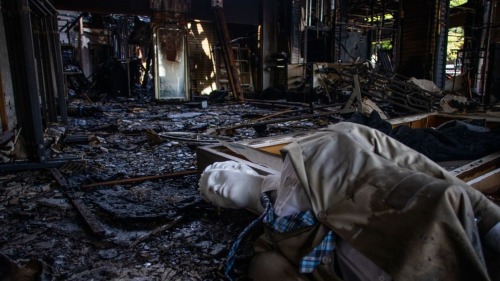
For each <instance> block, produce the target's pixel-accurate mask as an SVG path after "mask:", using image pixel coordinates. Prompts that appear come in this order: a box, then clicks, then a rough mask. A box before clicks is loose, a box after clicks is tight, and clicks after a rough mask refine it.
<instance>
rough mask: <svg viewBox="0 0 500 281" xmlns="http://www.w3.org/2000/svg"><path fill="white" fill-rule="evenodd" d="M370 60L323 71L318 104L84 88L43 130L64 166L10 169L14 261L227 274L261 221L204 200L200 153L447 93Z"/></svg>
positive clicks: (6, 206)
mask: <svg viewBox="0 0 500 281" xmlns="http://www.w3.org/2000/svg"><path fill="white" fill-rule="evenodd" d="M360 67H361V68H363V66H356V67H355V66H352V67H350V68H345V70H344V71H343V72H339V71H338V70H336V69H322V70H321V73H322V75H325V77H327V75H329V76H328V77H333V78H331V79H330V78H328V79H327V78H325V80H324V83H325V85H328V87H327V88H318V89H314V90H315V93H316V94H315V95H314V97H316V98H314V99H312V100H311V99H309V100H306V99H304V97H305V96H311V95H309V94H310V93H307V94H308V95H306V94H305V93H300V92H298V91H294V92H293V91H291V92H282V93H280V95H282V96H281V97H280V99H276V100H264V99H250V98H247V99H246V101H245V102H237V101H235V100H234V98H233V97H232V96H231V95H229V94H221V93H219V92H214V93H213V94H212V95H209V96H206V97H199V98H198V99H195V100H193V101H189V102H176V103H172V102H159V101H156V100H154V99H152V98H151V95H150V93H148V92H146V91H143V90H141V89H137V91H135V93H134V96H132V97H128V98H123V97H108V96H105V95H92V91H82V92H80V93H78V94H77V95H76V96H75V97H72V98H71V99H70V101H69V103H68V115H69V117H68V121H69V122H68V125H67V126H58V125H54V126H48V128H47V130H46V131H45V132H44V138H45V143H46V146H45V148H44V149H45V150H46V153H47V155H50V157H51V158H52V159H63V160H64V162H65V163H64V164H62V165H61V166H60V167H57V168H45V169H37V170H27V171H21V172H8V171H6V172H3V173H2V175H1V184H0V190H1V193H0V209H1V212H0V214H1V215H0V221H1V223H2V225H3V227H2V228H1V229H0V249H1V253H2V258H3V259H5V260H6V261H9V262H8V263H5V266H7V265H8V267H9V268H10V269H9V270H10V271H12V272H17V271H19V272H28V273H29V274H32V275H33V276H38V274H41V275H42V277H43V278H45V279H44V280H91V279H94V280H105V279H114V280H152V279H155V280H220V279H221V278H222V277H221V275H220V274H221V268H222V267H223V265H224V261H225V258H226V254H227V253H228V250H229V247H230V245H231V241H233V240H234V238H235V237H236V236H237V235H238V233H239V232H240V231H241V230H242V229H243V228H244V227H245V226H246V225H247V223H249V222H250V221H251V220H252V219H253V217H252V215H250V214H249V213H247V212H245V211H241V210H222V209H217V208H215V207H213V206H211V205H209V204H207V203H205V202H203V201H202V200H201V198H200V197H199V195H198V191H197V180H198V171H197V163H196V148H197V147H198V146H204V145H210V144H216V143H218V142H219V141H228V142H232V141H239V140H248V139H254V138H259V137H264V136H275V135H282V134H288V133H296V132H301V131H310V130H315V129H318V128H322V127H325V126H327V125H328V124H331V123H335V122H339V121H342V120H343V119H345V118H347V117H349V116H350V114H352V113H353V112H356V111H365V112H367V113H368V112H370V111H372V110H378V111H379V112H380V113H382V114H383V115H384V116H386V117H387V118H392V117H398V116H405V115H409V114H412V113H416V112H427V111H430V110H434V109H437V108H438V107H439V101H440V100H441V98H442V97H443V96H444V95H443V93H442V92H432V91H429V90H426V89H423V88H421V87H419V86H417V85H416V84H415V83H413V82H411V80H408V79H401V78H399V77H398V78H389V77H387V76H383V75H381V74H379V73H377V72H375V71H373V70H368V69H364V71H365V73H363V74H361V72H360V71H358V70H359V69H360ZM353 69H357V70H356V71H355V74H352V73H353V71H354V70H353ZM332 74H333V75H332ZM269 91H271V89H270V90H269ZM272 91H274V92H278V90H272ZM325 93H326V94H325ZM287 96H288V97H289V98H288V99H286V97H287ZM373 100H374V101H376V102H373ZM448 106H453V105H450V103H448ZM455 110H459V109H455ZM460 110H462V109H460ZM17 140H18V138H17V134H16V132H9V133H4V134H3V135H2V156H3V161H4V162H6V163H9V162H10V163H16V160H15V151H14V150H13V149H11V148H12V147H14V146H15V142H16V141H17ZM67 159H71V160H67ZM250 252H251V248H250V245H246V247H243V249H242V250H241V254H240V256H239V257H238V262H239V268H240V269H241V272H240V274H241V275H242V276H244V272H245V271H244V268H245V261H246V260H247V258H248V257H249V255H250V254H249V253H250ZM13 260H15V261H17V263H14V262H13ZM2 266H4V265H2ZM42 269H43V270H42ZM2 270H4V271H5V270H6V269H2ZM33 280H35V279H33Z"/></svg>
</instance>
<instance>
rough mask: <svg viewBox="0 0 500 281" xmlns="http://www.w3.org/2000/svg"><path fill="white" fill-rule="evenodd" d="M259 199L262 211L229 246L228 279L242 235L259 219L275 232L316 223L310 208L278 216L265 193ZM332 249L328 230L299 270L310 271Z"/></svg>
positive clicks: (302, 262) (302, 261)
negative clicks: (262, 207)
mask: <svg viewBox="0 0 500 281" xmlns="http://www.w3.org/2000/svg"><path fill="white" fill-rule="evenodd" d="M260 201H261V204H262V206H264V212H263V213H262V214H261V215H260V217H259V218H258V219H256V220H254V221H253V222H251V223H250V225H248V226H247V227H246V228H245V229H244V230H243V231H242V232H241V233H240V235H238V237H237V238H236V240H235V242H234V243H233V245H232V247H231V250H230V251H229V254H228V258H227V261H226V271H225V274H224V275H225V276H226V278H228V279H229V280H233V279H232V277H231V271H232V268H233V266H234V257H235V255H236V251H237V250H238V247H239V245H240V243H241V241H242V239H243V237H244V236H245V235H246V234H247V233H248V232H249V231H250V230H251V229H252V228H253V227H255V226H256V225H257V224H258V223H259V222H260V221H262V222H263V223H264V224H266V225H267V226H268V227H269V228H270V229H271V230H272V231H275V232H277V233H286V232H288V231H292V230H295V229H300V228H304V227H308V226H312V225H314V224H316V223H317V220H316V218H315V217H314V215H313V213H312V212H311V211H310V210H307V211H303V212H298V213H295V214H292V215H290V216H285V217H278V216H277V215H276V214H275V213H274V210H273V205H272V203H271V199H270V198H269V196H268V195H267V194H266V193H262V195H261V197H260ZM334 249H335V234H334V233H333V231H329V232H328V233H327V234H326V235H325V238H323V240H322V241H321V243H320V244H319V245H318V246H316V247H315V248H314V249H313V250H312V251H311V252H310V253H309V254H307V255H306V256H304V257H303V258H302V259H301V260H300V265H299V272H301V273H311V272H312V271H313V270H314V268H316V266H318V265H319V264H320V263H321V257H323V256H325V255H331V254H332V252H333V250H334Z"/></svg>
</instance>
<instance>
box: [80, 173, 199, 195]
mask: <svg viewBox="0 0 500 281" xmlns="http://www.w3.org/2000/svg"><path fill="white" fill-rule="evenodd" d="M197 173H198V171H197V170H190V171H184V172H175V173H168V174H164V175H157V176H145V177H138V178H131V179H123V180H114V181H106V182H96V183H92V184H86V185H82V186H81V188H82V189H83V190H90V189H92V188H94V187H98V186H111V185H118V184H130V183H138V182H143V181H148V180H159V179H166V178H173V177H180V176H187V175H194V174H197Z"/></svg>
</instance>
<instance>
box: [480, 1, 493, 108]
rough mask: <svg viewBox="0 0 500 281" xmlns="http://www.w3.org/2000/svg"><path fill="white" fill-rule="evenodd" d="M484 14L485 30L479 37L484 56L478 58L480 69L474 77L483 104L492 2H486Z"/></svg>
mask: <svg viewBox="0 0 500 281" xmlns="http://www.w3.org/2000/svg"><path fill="white" fill-rule="evenodd" d="M484 8H485V13H484V16H483V22H485V23H487V25H486V29H483V33H482V36H481V46H480V47H481V48H482V49H484V50H485V51H484V54H483V55H482V56H479V61H478V69H480V70H481V71H480V73H478V74H479V75H478V76H477V77H476V87H477V89H476V90H477V91H478V92H479V93H480V95H481V102H484V87H485V85H486V80H487V79H486V76H485V72H486V71H487V65H486V64H487V59H486V57H487V56H488V52H489V44H490V38H489V37H490V36H489V31H490V24H491V18H492V16H493V9H492V0H490V1H487V2H486V5H485V7H484Z"/></svg>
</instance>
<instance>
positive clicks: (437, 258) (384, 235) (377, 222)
mask: <svg viewBox="0 0 500 281" xmlns="http://www.w3.org/2000/svg"><path fill="white" fill-rule="evenodd" d="M283 153H287V154H288V155H289V157H290V158H291V161H292V163H293V166H294V168H295V171H296V172H297V175H298V177H299V180H300V181H301V183H302V185H303V187H304V189H305V191H306V194H307V196H308V197H309V200H310V202H311V205H312V208H313V211H314V213H315V214H316V218H317V219H318V220H319V221H320V222H321V224H320V225H317V226H315V227H311V228H309V229H304V230H301V231H297V232H295V233H289V234H285V235H271V236H267V238H266V239H262V240H260V243H259V246H258V247H257V250H260V251H263V250H269V249H274V250H277V251H279V252H280V253H281V254H283V255H284V256H285V257H286V258H287V259H288V260H289V261H291V262H292V263H293V264H295V265H297V264H298V261H299V260H300V258H301V257H302V256H303V255H305V254H307V253H309V252H310V251H311V250H312V249H313V248H314V247H315V246H316V245H317V244H318V243H319V242H320V241H321V239H322V237H323V235H324V234H325V233H326V231H327V230H328V229H332V230H333V231H334V232H335V233H336V234H337V235H338V236H340V237H342V239H344V240H345V241H346V242H348V244H350V245H351V246H353V247H354V248H355V249H357V250H358V251H359V252H361V253H362V254H363V255H364V256H366V257H367V258H369V259H370V260H371V261H373V262H374V263H375V264H376V265H377V266H378V267H380V268H381V269H383V270H384V271H385V272H387V273H388V274H389V275H390V276H391V277H392V278H393V279H394V280H411V281H415V280H422V281H430V280H490V277H489V276H488V272H487V266H486V264H487V261H486V260H485V258H484V256H485V255H484V254H483V249H482V246H481V237H482V236H484V234H486V233H487V231H488V230H489V229H490V228H491V227H492V226H494V225H495V224H496V223H497V222H499V221H500V207H498V206H497V205H495V204H494V203H492V202H491V201H490V200H488V199H487V198H486V197H485V196H484V195H483V194H481V193H480V192H479V191H477V190H475V189H473V188H471V187H470V186H468V185H466V184H465V183H464V182H462V181H460V180H459V179H457V178H455V177H454V176H452V175H450V174H449V173H448V172H447V171H445V170H444V169H442V168H441V167H440V166H438V165H437V164H435V163H434V162H432V161H431V160H429V159H428V158H426V157H425V156H423V155H421V154H419V153H417V152H416V151H414V150H412V149H410V148H408V147H406V146H404V145H403V144H401V143H399V142H398V141H396V140H394V139H392V138H390V137H388V136H386V135H384V134H383V133H381V132H379V131H376V130H373V129H371V128H368V127H365V126H363V125H358V124H353V123H339V124H335V125H332V126H330V127H328V128H327V129H324V130H321V131H319V132H317V133H315V134H314V135H310V136H307V137H304V138H302V139H299V140H297V141H296V142H293V143H291V144H290V145H287V146H286V147H285V148H284V149H283ZM476 218H477V219H478V221H477V222H476ZM325 260H327V261H328V260H329V258H328V257H326V258H325ZM332 268H333V267H332V266H331V265H329V264H328V263H325V264H324V265H322V266H319V267H318V268H317V270H316V271H315V272H314V277H313V278H312V279H315V280H339V278H338V277H337V276H335V274H334V273H333V272H332Z"/></svg>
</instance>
